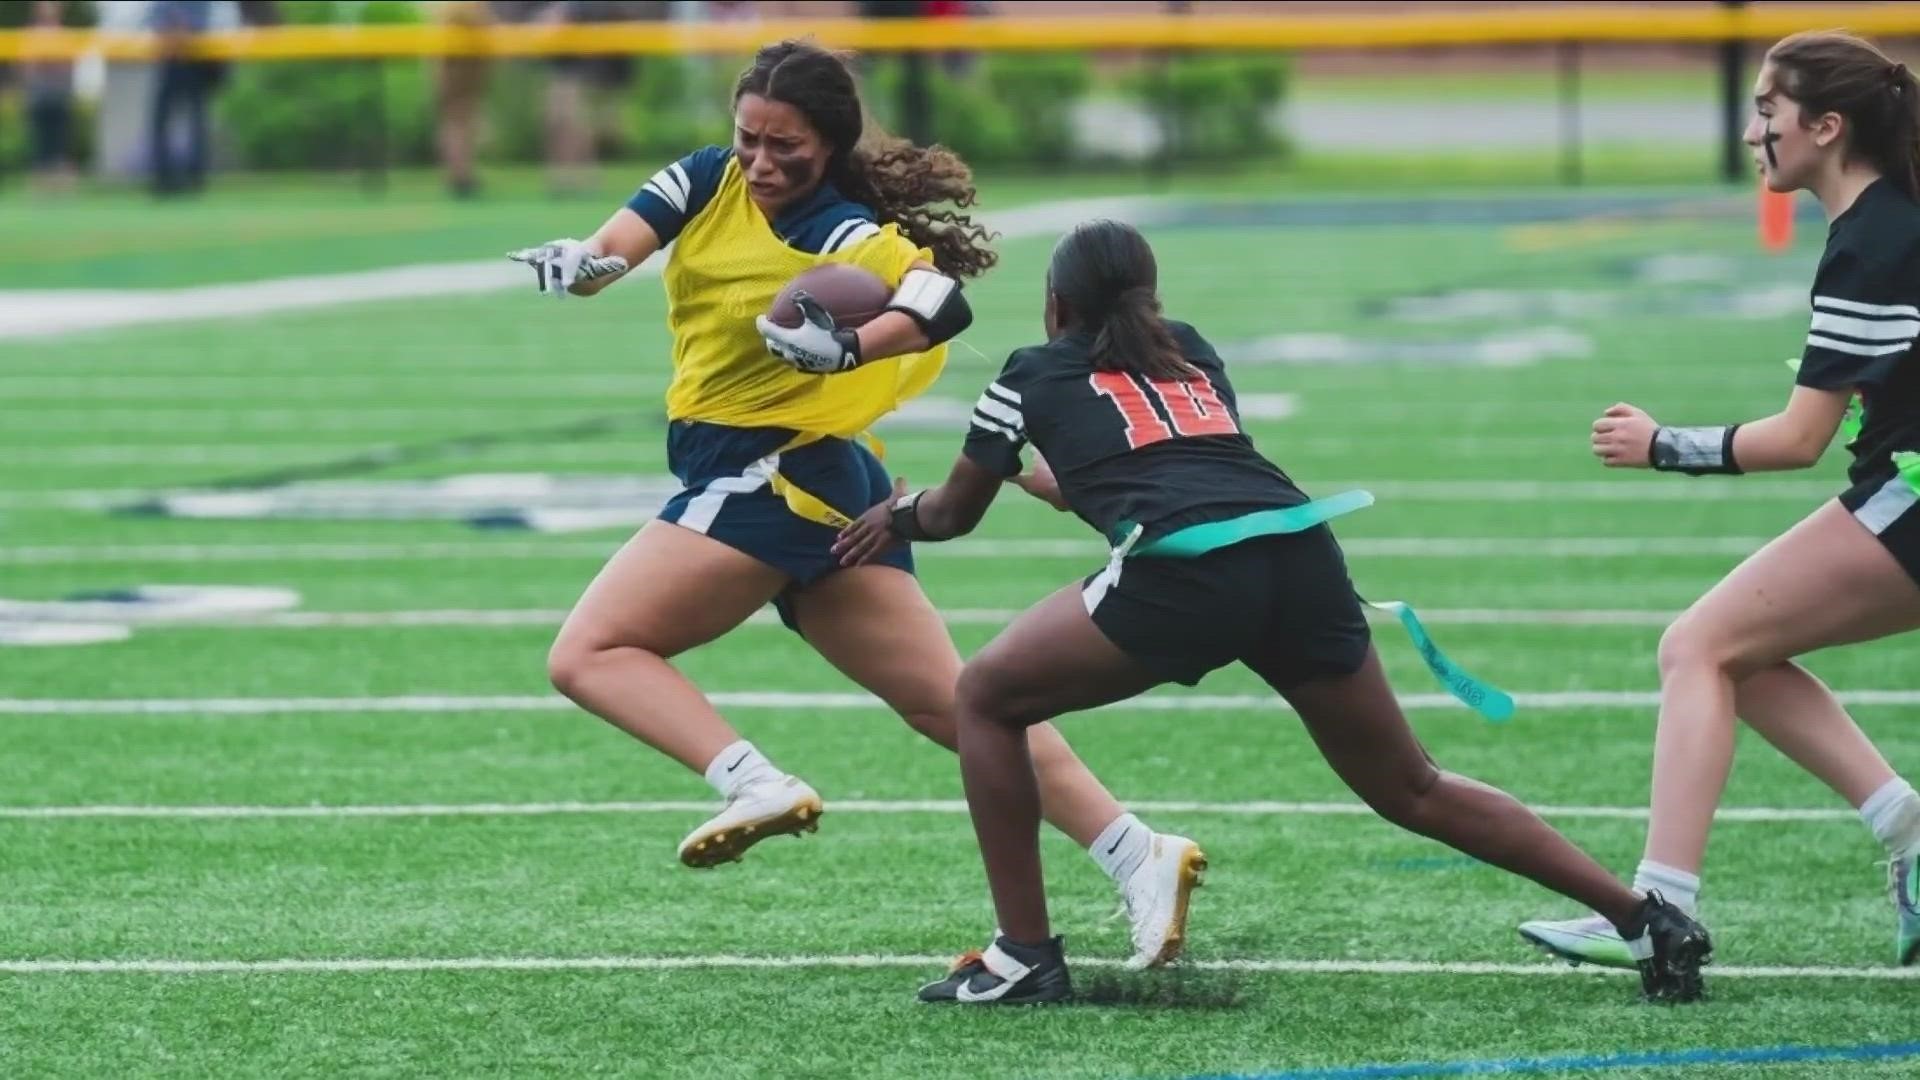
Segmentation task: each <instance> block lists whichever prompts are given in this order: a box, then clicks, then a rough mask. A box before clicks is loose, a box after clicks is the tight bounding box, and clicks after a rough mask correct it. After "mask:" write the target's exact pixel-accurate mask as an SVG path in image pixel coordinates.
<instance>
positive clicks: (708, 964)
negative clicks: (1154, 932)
mask: <svg viewBox="0 0 1920 1080" xmlns="http://www.w3.org/2000/svg"><path fill="white" fill-rule="evenodd" d="M952 962H953V958H952V957H951V956H916V955H900V954H878V955H876V954H864V955H862V954H852V955H836V956H729V955H716V956H582V957H559V956H470V957H384V958H366V959H332V960H327V959H282V960H0V974H9V975H337V974H356V975H367V974H388V973H400V972H470V971H545V972H552V971H563V972H564V971H571V972H609V971H689V970H691V971H700V970H711V969H716V968H738V969H747V970H795V969H798V970H809V969H841V970H846V969H854V970H861V969H890V968H926V969H932V970H944V969H945V968H946V967H947V966H948V965H949V964H951V963H952ZM1073 962H1074V964H1075V965H1076V966H1079V967H1088V968H1112V967H1118V966H1119V964H1120V962H1119V961H1118V960H1112V959H1104V958H1100V957H1085V958H1080V957H1076V958H1075V959H1074V961H1073ZM1181 968H1182V969H1183V970H1190V971H1225V972H1243V973H1248V974H1267V975H1504V976H1520V977H1525V978H1537V977H1554V978H1565V977H1568V976H1583V977H1592V976H1594V975H1596V974H1600V975H1602V976H1603V977H1604V975H1606V974H1610V975H1613V976H1615V977H1619V976H1625V975H1628V974H1632V973H1630V972H1609V969H1606V968H1594V967H1585V968H1574V967H1570V966H1567V965H1565V964H1554V963H1547V962H1544V961H1543V962H1539V963H1532V964H1495V963H1480V962H1444V961H1420V960H1256V959H1237V960H1193V961H1188V962H1186V963H1184V964H1182V965H1181ZM1712 975H1713V977H1715V978H1722V977H1725V978H1753V979H1847V980H1852V979H1865V980H1895V981H1908V980H1913V979H1920V967H1909V968H1899V967H1748V966H1738V965H1729V966H1721V965H1718V964H1716V965H1714V967H1713V969H1712Z"/></svg>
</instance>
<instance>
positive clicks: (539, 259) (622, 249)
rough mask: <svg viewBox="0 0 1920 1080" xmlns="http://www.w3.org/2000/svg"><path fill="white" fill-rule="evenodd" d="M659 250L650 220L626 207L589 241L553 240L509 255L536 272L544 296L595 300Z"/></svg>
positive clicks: (658, 242) (657, 238) (608, 220)
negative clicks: (599, 293)
mask: <svg viewBox="0 0 1920 1080" xmlns="http://www.w3.org/2000/svg"><path fill="white" fill-rule="evenodd" d="M658 250H660V235H659V234H658V233H656V232H655V231H654V229H653V226H651V225H649V224H647V220H646V219H645V218H643V217H641V216H640V215H639V214H636V213H634V212H633V211H632V210H629V209H627V208H625V207H622V208H620V209H619V210H617V211H615V212H614V215H613V216H612V217H610V218H608V219H607V222H606V224H604V225H602V226H600V228H599V229H598V230H597V231H596V232H595V233H594V234H593V235H592V236H591V237H588V238H587V239H585V240H574V239H564V240H549V241H547V242H546V243H544V244H540V245H537V246H535V247H530V248H522V249H521V250H519V251H512V252H508V253H507V258H509V259H512V260H513V261H515V262H523V263H526V264H527V265H529V266H531V267H533V273H534V279H535V281H536V282H537V284H538V285H539V289H540V291H541V292H543V293H547V294H549V295H551V296H554V297H563V296H568V295H572V296H593V295H595V294H596V293H598V292H599V291H600V290H601V289H604V288H606V287H607V286H609V285H611V284H613V283H614V282H616V281H618V280H620V279H621V278H623V277H625V276H627V273H628V272H629V271H631V270H632V269H633V268H634V267H636V266H639V265H640V264H641V263H643V262H645V261H646V260H647V257H648V256H650V255H652V254H653V253H654V252H656V251H658Z"/></svg>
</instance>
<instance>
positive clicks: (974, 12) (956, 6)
mask: <svg viewBox="0 0 1920 1080" xmlns="http://www.w3.org/2000/svg"><path fill="white" fill-rule="evenodd" d="M990 13H991V9H990V8H989V7H988V5H987V4H985V3H983V2H981V0H922V3H921V4H920V17H921V18H923V19H969V18H973V17H974V16H978V15H987V14H990ZM953 38H954V40H956V41H964V40H966V33H965V32H964V31H955V32H954V35H953ZM979 59H980V56H979V54H978V53H972V52H944V53H941V54H940V65H941V66H942V67H944V68H946V69H947V74H949V75H952V76H954V77H955V78H963V77H965V76H966V75H967V73H968V72H970V71H972V70H973V68H974V64H975V63H977V62H978V61H979Z"/></svg>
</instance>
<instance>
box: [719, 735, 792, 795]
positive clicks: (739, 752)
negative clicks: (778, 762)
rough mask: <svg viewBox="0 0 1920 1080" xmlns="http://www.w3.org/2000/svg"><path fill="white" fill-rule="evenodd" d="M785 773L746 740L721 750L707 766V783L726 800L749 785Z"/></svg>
mask: <svg viewBox="0 0 1920 1080" xmlns="http://www.w3.org/2000/svg"><path fill="white" fill-rule="evenodd" d="M781 775H783V774H782V773H781V772H780V770H779V769H776V768H774V767H773V762H771V761H768V760H767V758H766V755H765V754H762V753H761V752H760V751H758V750H756V749H754V748H753V744H752V743H750V742H748V741H747V740H745V739H741V740H740V741H739V742H736V743H734V744H733V745H731V746H729V747H727V748H726V749H725V750H722V751H720V753H719V754H718V755H716V756H715V757H714V759H713V761H712V762H710V763H709V764H708V765H707V783H709V784H712V785H713V790H715V791H717V792H719V793H720V797H721V798H723V799H730V798H732V797H733V795H734V793H735V792H737V791H739V790H740V789H741V788H743V787H746V786H747V785H748V784H751V783H755V782H757V781H760V780H771V779H776V778H778V777H780V776H781Z"/></svg>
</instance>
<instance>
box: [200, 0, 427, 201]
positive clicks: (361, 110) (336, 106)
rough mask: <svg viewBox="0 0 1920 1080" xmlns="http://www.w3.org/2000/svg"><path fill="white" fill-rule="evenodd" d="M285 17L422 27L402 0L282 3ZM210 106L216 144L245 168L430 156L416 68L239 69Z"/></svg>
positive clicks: (307, 65)
mask: <svg viewBox="0 0 1920 1080" xmlns="http://www.w3.org/2000/svg"><path fill="white" fill-rule="evenodd" d="M281 12H282V14H283V15H285V16H286V19H287V21H288V22H289V23H295V24H301V25H328V24H334V23H344V22H350V21H358V22H360V23H372V24H392V23H417V22H419V21H420V9H419V8H418V6H416V5H415V4H412V3H409V2H407V0H369V2H367V3H358V4H356V3H344V2H338V0H313V2H309V3H299V4H282V5H281ZM216 101H217V102H218V105H217V108H218V110H219V117H218V122H217V130H218V132H219V134H220V137H221V139H222V140H223V141H224V143H225V145H226V146H227V148H228V149H229V150H230V151H231V152H232V153H233V155H234V157H235V158H237V159H238V161H239V163H240V164H241V165H242V166H243V167H246V168H252V169H315V168H319V169H330V168H343V167H349V166H354V165H362V164H365V163H366V162H367V161H368V160H370V158H371V157H372V155H375V154H383V155H384V157H385V159H386V161H387V163H389V164H396V165H419V164H425V163H428V162H431V161H432V160H433V157H434V153H433V111H434V109H433V87H432V84H431V80H430V78H429V74H428V70H427V67H426V65H425V64H423V63H420V62H416V61H412V60H395V61H391V62H389V61H338V62H329V61H307V62H301V61H284V62H262V63H252V64H236V65H234V66H233V67H232V69H231V71H230V75H229V78H228V83H227V86H226V88H225V89H224V90H222V91H221V92H220V94H219V96H218V98H217V99H216ZM382 124H384V126H385V130H384V132H383V131H381V130H380V128H379V127H378V125H382ZM376 141H378V142H381V143H383V144H384V145H383V146H376V145H375V143H376Z"/></svg>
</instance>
